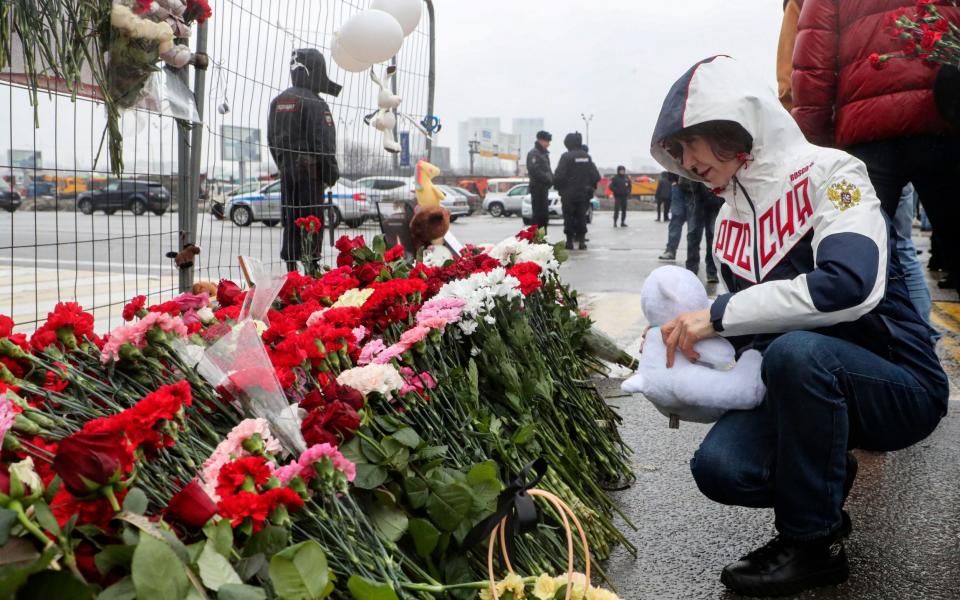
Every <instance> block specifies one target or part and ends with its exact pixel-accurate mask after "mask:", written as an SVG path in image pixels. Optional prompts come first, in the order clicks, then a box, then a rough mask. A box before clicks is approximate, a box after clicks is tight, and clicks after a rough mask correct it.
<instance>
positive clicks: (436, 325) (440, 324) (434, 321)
mask: <svg viewBox="0 0 960 600" xmlns="http://www.w3.org/2000/svg"><path fill="white" fill-rule="evenodd" d="M417 322H418V323H420V325H423V326H424V327H429V328H430V329H441V330H442V329H445V328H446V327H447V320H446V319H444V318H443V317H428V318H426V319H420V318H418V319H417Z"/></svg>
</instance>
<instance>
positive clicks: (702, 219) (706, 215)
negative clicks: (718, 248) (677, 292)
mask: <svg viewBox="0 0 960 600" xmlns="http://www.w3.org/2000/svg"><path fill="white" fill-rule="evenodd" d="M693 187H694V191H693V192H691V193H690V201H689V203H688V213H687V263H686V265H685V266H686V267H687V270H688V271H691V272H693V273H694V274H695V275H699V274H700V240H702V239H703V238H704V234H706V238H707V248H706V253H705V255H704V258H703V262H704V264H705V265H706V267H707V283H719V282H720V279H719V277H717V265H716V263H715V262H714V261H713V230H714V227H715V226H716V223H717V215H718V214H720V209H721V208H723V199H722V198H719V197H717V196H716V195H715V194H714V193H713V192H711V191H710V190H708V189H707V186H705V185H703V184H702V183H694V186H693Z"/></svg>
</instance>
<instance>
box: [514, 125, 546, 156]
mask: <svg viewBox="0 0 960 600" xmlns="http://www.w3.org/2000/svg"><path fill="white" fill-rule="evenodd" d="M512 128H513V129H512V130H513V135H516V136H519V140H518V141H519V144H520V151H521V152H522V153H523V155H524V156H526V152H527V150H529V149H530V148H533V143H534V142H535V141H536V140H537V132H538V131H540V130H542V129H546V127H544V126H543V119H542V118H539V117H537V118H530V117H526V118H522V119H514V120H513V123H512Z"/></svg>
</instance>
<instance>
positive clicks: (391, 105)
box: [363, 66, 400, 153]
mask: <svg viewBox="0 0 960 600" xmlns="http://www.w3.org/2000/svg"><path fill="white" fill-rule="evenodd" d="M396 73H397V68H396V67H394V66H389V67H387V70H386V72H385V74H384V76H383V79H380V78H379V77H377V74H376V72H374V70H373V68H371V69H370V79H372V80H373V82H374V83H376V84H377V85H378V86H379V87H380V92H379V93H378V94H377V106H378V107H379V109H380V110H378V111H377V112H375V113H372V114H369V115H367V116H366V117H364V119H363V120H364V121H365V122H366V123H367V125H370V126H371V127H373V128H374V129H376V130H377V131H379V132H380V133H382V134H383V149H384V150H386V151H387V152H393V153H397V152H400V144H399V143H397V139H396V138H395V137H393V128H394V127H396V126H397V117H396V115H394V114H393V111H394V109H395V108H397V107H398V106H400V96H398V95H396V94H394V93H393V92H391V91H390V90H388V89H387V84H388V83H389V82H390V78H391V77H393V76H394V75H395V74H396Z"/></svg>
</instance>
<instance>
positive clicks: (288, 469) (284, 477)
mask: <svg viewBox="0 0 960 600" xmlns="http://www.w3.org/2000/svg"><path fill="white" fill-rule="evenodd" d="M273 474H274V475H276V477H277V479H279V480H280V483H282V484H284V485H286V484H288V483H290V480H292V479H293V478H294V477H296V476H297V475H299V474H300V465H299V464H297V463H295V462H292V463H290V464H288V465H283V466H282V467H279V468H278V469H277V470H276V471H274V472H273Z"/></svg>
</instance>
